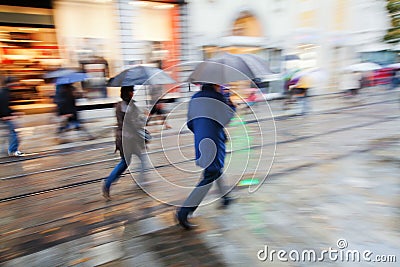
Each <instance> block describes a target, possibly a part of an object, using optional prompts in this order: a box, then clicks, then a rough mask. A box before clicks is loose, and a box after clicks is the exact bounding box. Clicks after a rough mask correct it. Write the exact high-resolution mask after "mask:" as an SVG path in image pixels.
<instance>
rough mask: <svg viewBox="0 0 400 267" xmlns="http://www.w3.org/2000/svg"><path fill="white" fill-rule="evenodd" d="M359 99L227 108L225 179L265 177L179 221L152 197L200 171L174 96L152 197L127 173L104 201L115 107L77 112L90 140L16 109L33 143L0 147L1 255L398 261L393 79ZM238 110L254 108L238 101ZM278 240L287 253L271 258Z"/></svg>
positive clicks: (170, 195)
mask: <svg viewBox="0 0 400 267" xmlns="http://www.w3.org/2000/svg"><path fill="white" fill-rule="evenodd" d="M360 98H361V99H358V100H352V99H344V98H340V97H336V96H321V97H312V98H310V102H311V106H312V108H313V109H312V113H311V114H309V115H307V116H290V115H291V114H290V111H285V110H282V102H281V101H280V100H275V101H271V102H270V108H271V110H272V112H273V114H274V116H275V118H276V120H275V121H272V120H270V118H271V117H272V115H271V114H270V113H269V112H268V110H267V109H265V107H263V106H258V107H257V106H256V107H255V109H258V110H255V112H256V114H257V118H258V119H259V120H260V121H262V122H261V123H257V124H252V123H248V124H244V123H241V121H233V123H232V124H231V126H230V127H229V132H230V133H231V139H230V142H229V143H228V149H229V150H230V151H231V152H230V153H229V154H228V157H227V167H226V171H227V173H228V175H227V180H228V181H229V183H230V184H236V183H237V182H238V181H241V180H244V179H248V178H257V179H258V180H260V181H262V180H263V179H264V178H265V176H266V174H267V173H268V176H267V177H266V180H265V181H264V183H262V185H261V186H260V187H259V188H258V190H256V191H255V192H253V193H249V189H250V190H252V189H255V187H250V188H248V187H246V186H236V187H235V189H234V194H235V195H236V196H237V197H238V199H237V201H236V203H234V205H232V206H230V207H229V209H227V210H220V209H218V202H213V200H214V198H213V196H215V192H212V194H210V195H209V196H208V197H207V199H206V201H205V202H206V203H210V204H207V205H204V206H201V207H200V208H199V209H198V211H196V213H195V217H194V218H193V221H195V222H196V223H198V224H199V225H200V227H199V229H196V230H195V231H184V230H182V229H181V228H179V227H178V226H176V224H175V221H174V219H173V212H174V210H175V208H174V206H172V205H167V204H164V203H163V202H161V201H158V200H160V199H161V200H164V201H167V202H169V203H180V202H181V201H182V200H183V199H184V198H185V197H186V196H187V194H188V192H190V188H186V189H185V188H184V187H185V186H192V185H194V184H195V183H196V181H197V179H198V177H199V172H198V171H199V170H198V169H197V168H196V167H195V166H194V163H193V161H192V160H191V157H192V155H193V148H192V144H191V142H192V136H191V135H190V134H189V133H186V132H185V131H187V130H185V129H184V128H181V125H183V123H184V120H185V106H184V105H182V106H179V107H178V108H177V110H176V112H174V113H173V116H172V117H171V118H170V119H169V123H170V124H171V125H172V126H173V129H171V130H166V131H162V130H161V127H160V126H158V125H156V126H151V127H150V130H151V131H152V132H153V135H154V136H155V139H154V140H153V142H152V143H151V144H150V145H149V157H150V160H151V163H152V164H154V166H155V170H152V171H150V173H149V180H150V185H149V187H148V188H146V190H148V193H149V194H150V195H151V196H153V198H152V197H150V196H149V195H148V194H146V193H144V192H143V191H141V190H140V189H138V188H137V186H136V185H135V184H134V183H133V182H132V179H131V177H130V175H128V174H127V175H125V176H124V177H122V178H121V179H120V180H119V182H118V183H117V184H116V185H115V186H114V187H113V188H112V192H111V194H112V197H113V200H112V201H110V202H106V201H104V199H103V198H102V196H101V194H100V191H101V190H100V187H101V180H102V179H103V178H104V177H106V176H107V175H108V173H109V172H110V171H111V170H112V168H113V167H114V165H115V164H116V163H117V162H118V155H117V154H114V153H113V152H114V143H113V125H114V118H113V111H112V110H102V111H88V112H87V113H86V114H82V115H83V118H84V122H85V126H86V127H87V128H88V130H89V131H90V132H91V133H92V134H93V135H94V136H95V139H94V140H87V139H88V138H87V136H85V135H84V134H80V133H77V132H69V133H67V135H66V136H64V137H63V138H58V137H57V136H56V135H55V129H54V127H55V126H54V125H55V124H54V117H53V115H51V114H40V115H29V116H25V117H24V118H22V119H21V121H20V125H21V126H22V128H21V135H22V136H23V143H22V146H21V149H23V150H24V151H26V152H31V153H32V154H31V155H28V156H27V157H25V158H23V159H10V158H7V157H3V158H0V166H1V177H0V179H1V180H0V183H1V186H0V206H1V210H2V216H1V219H0V229H1V231H0V233H1V235H0V262H1V265H2V266H245V265H247V266H265V265H269V266H309V265H310V264H312V265H313V266H314V265H315V266H325V265H328V266H342V265H344V264H346V265H349V266H364V265H366V266H376V265H377V264H378V263H377V262H376V260H377V259H378V258H377V257H376V256H385V257H380V260H381V261H382V259H385V260H386V261H387V263H386V265H390V266H397V264H398V263H389V262H390V261H394V260H396V261H397V262H398V261H400V254H399V253H398V251H400V245H399V242H398V240H400V239H399V235H400V234H399V233H400V231H399V230H400V227H399V225H400V224H399V214H400V213H399V208H400V202H399V195H400V194H399V193H400V192H399V191H400V181H399V175H398V174H399V168H400V141H399V137H400V112H399V111H400V109H399V108H400V105H399V91H398V90H397V91H384V90H382V89H380V90H376V91H373V90H370V91H365V93H364V94H363V95H362V96H361V97H360ZM241 118H242V119H243V120H250V121H251V120H253V119H254V115H253V114H251V113H250V114H247V113H246V112H243V113H242V116H241ZM258 129H261V130H260V132H261V133H262V135H260V134H259V132H257V130H258ZM178 132H181V135H178V134H177V133H178ZM243 132H249V133H250V134H249V137H247V138H243ZM275 133H276V135H275ZM160 137H161V138H160ZM177 144H179V145H180V146H181V149H180V150H179V151H178V150H176V149H175V148H174V147H175V146H176V145H177ZM243 162H245V163H246V164H244V163H243ZM272 162H273V164H272ZM185 170H186V172H185ZM187 170H193V172H192V173H189V172H187ZM159 177H163V178H165V179H159ZM165 181H168V182H172V183H174V184H178V185H180V186H182V188H184V189H182V190H180V191H175V190H173V189H171V188H169V187H168V182H167V183H166V182H165ZM343 244H344V245H343ZM266 246H267V247H268V253H267V254H268V256H269V257H268V258H267V259H265V260H264V261H263V260H262V258H263V257H265V256H266V253H264V252H266V251H265V250H266ZM329 248H332V249H336V250H338V251H339V252H342V254H340V253H339V256H340V255H343V254H346V252H347V251H348V250H357V251H360V252H365V251H370V252H371V254H368V255H369V256H370V257H369V259H370V260H369V261H368V259H364V258H362V257H361V259H360V262H353V261H351V260H350V261H351V262H347V261H346V260H345V259H341V258H340V257H339V258H338V259H335V258H334V257H333V258H329V257H328V255H327V254H325V258H323V260H321V261H319V260H318V257H319V256H321V255H320V252H321V251H323V250H325V249H329ZM273 250H274V251H275V254H272V255H271V254H270V253H271V251H273ZM279 250H282V251H286V252H287V253H286V255H285V256H283V258H286V259H287V261H284V259H279V258H278V254H277V251H279ZM304 250H307V251H308V252H309V250H315V251H316V254H317V259H316V260H315V262H314V261H313V260H312V259H311V260H307V259H306V260H301V259H298V260H294V258H296V257H295V256H296V253H295V251H298V252H299V253H300V255H301V254H302V252H303V251H304ZM291 251H294V252H291ZM289 253H291V254H289ZM289 255H291V256H292V258H289ZM271 256H272V258H271ZM394 256H395V257H396V259H395V258H394ZM260 258H261V259H260ZM281 258H282V257H281ZM288 258H289V259H288ZM343 262H345V263H343Z"/></svg>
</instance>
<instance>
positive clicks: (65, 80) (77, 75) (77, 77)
mask: <svg viewBox="0 0 400 267" xmlns="http://www.w3.org/2000/svg"><path fill="white" fill-rule="evenodd" d="M86 79H87V75H86V74H85V73H81V72H73V73H70V74H66V75H64V76H62V77H58V78H57V79H56V84H57V85H60V84H70V83H76V82H81V81H84V80H86Z"/></svg>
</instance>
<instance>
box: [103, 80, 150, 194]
mask: <svg viewBox="0 0 400 267" xmlns="http://www.w3.org/2000/svg"><path fill="white" fill-rule="evenodd" d="M133 92H134V87H133V86H123V87H121V98H122V101H120V102H119V103H117V105H116V108H115V115H116V118H117V130H116V135H115V145H116V148H115V149H116V151H117V150H119V152H120V156H121V161H120V162H119V163H118V164H117V166H115V168H114V169H113V171H112V172H111V173H110V175H109V176H108V177H107V178H106V180H105V181H104V184H103V188H102V189H103V196H104V198H105V199H107V200H111V197H110V188H111V185H112V184H113V183H114V182H116V181H117V180H118V179H119V177H120V176H121V174H122V173H123V172H124V171H125V170H126V169H127V168H128V166H129V164H130V161H131V157H132V155H136V156H137V157H138V158H139V159H140V163H141V168H140V178H139V181H140V182H144V172H145V170H146V155H145V153H144V148H145V140H144V139H143V135H142V134H141V133H140V132H143V131H144V125H145V123H146V118H145V116H144V113H143V112H141V111H140V109H139V108H138V107H137V106H136V105H135V102H134V101H131V99H132V97H133Z"/></svg>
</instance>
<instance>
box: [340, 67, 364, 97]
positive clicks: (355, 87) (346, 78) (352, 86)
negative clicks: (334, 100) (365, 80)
mask: <svg viewBox="0 0 400 267" xmlns="http://www.w3.org/2000/svg"><path fill="white" fill-rule="evenodd" d="M340 82H341V87H342V88H343V89H344V90H345V93H346V96H350V97H356V96H357V95H358V91H359V90H360V88H361V85H362V75H361V73H359V72H356V71H352V72H349V73H345V74H344V75H343V77H342V79H341V81H340Z"/></svg>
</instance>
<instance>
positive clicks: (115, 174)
mask: <svg viewBox="0 0 400 267" xmlns="http://www.w3.org/2000/svg"><path fill="white" fill-rule="evenodd" d="M145 157H146V155H145V154H141V155H138V158H139V160H140V166H141V167H140V178H139V181H140V182H144V181H145V180H144V172H145V171H146V158H145ZM128 164H129V162H128V163H127V161H126V160H125V158H124V157H121V161H120V162H119V163H118V164H117V166H115V167H114V169H113V170H112V172H111V173H110V175H109V176H108V177H107V178H106V180H105V184H104V185H105V187H106V188H107V189H110V187H111V185H112V184H113V183H114V182H116V181H118V179H119V178H120V177H121V175H122V173H124V171H126V169H127V168H128Z"/></svg>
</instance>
